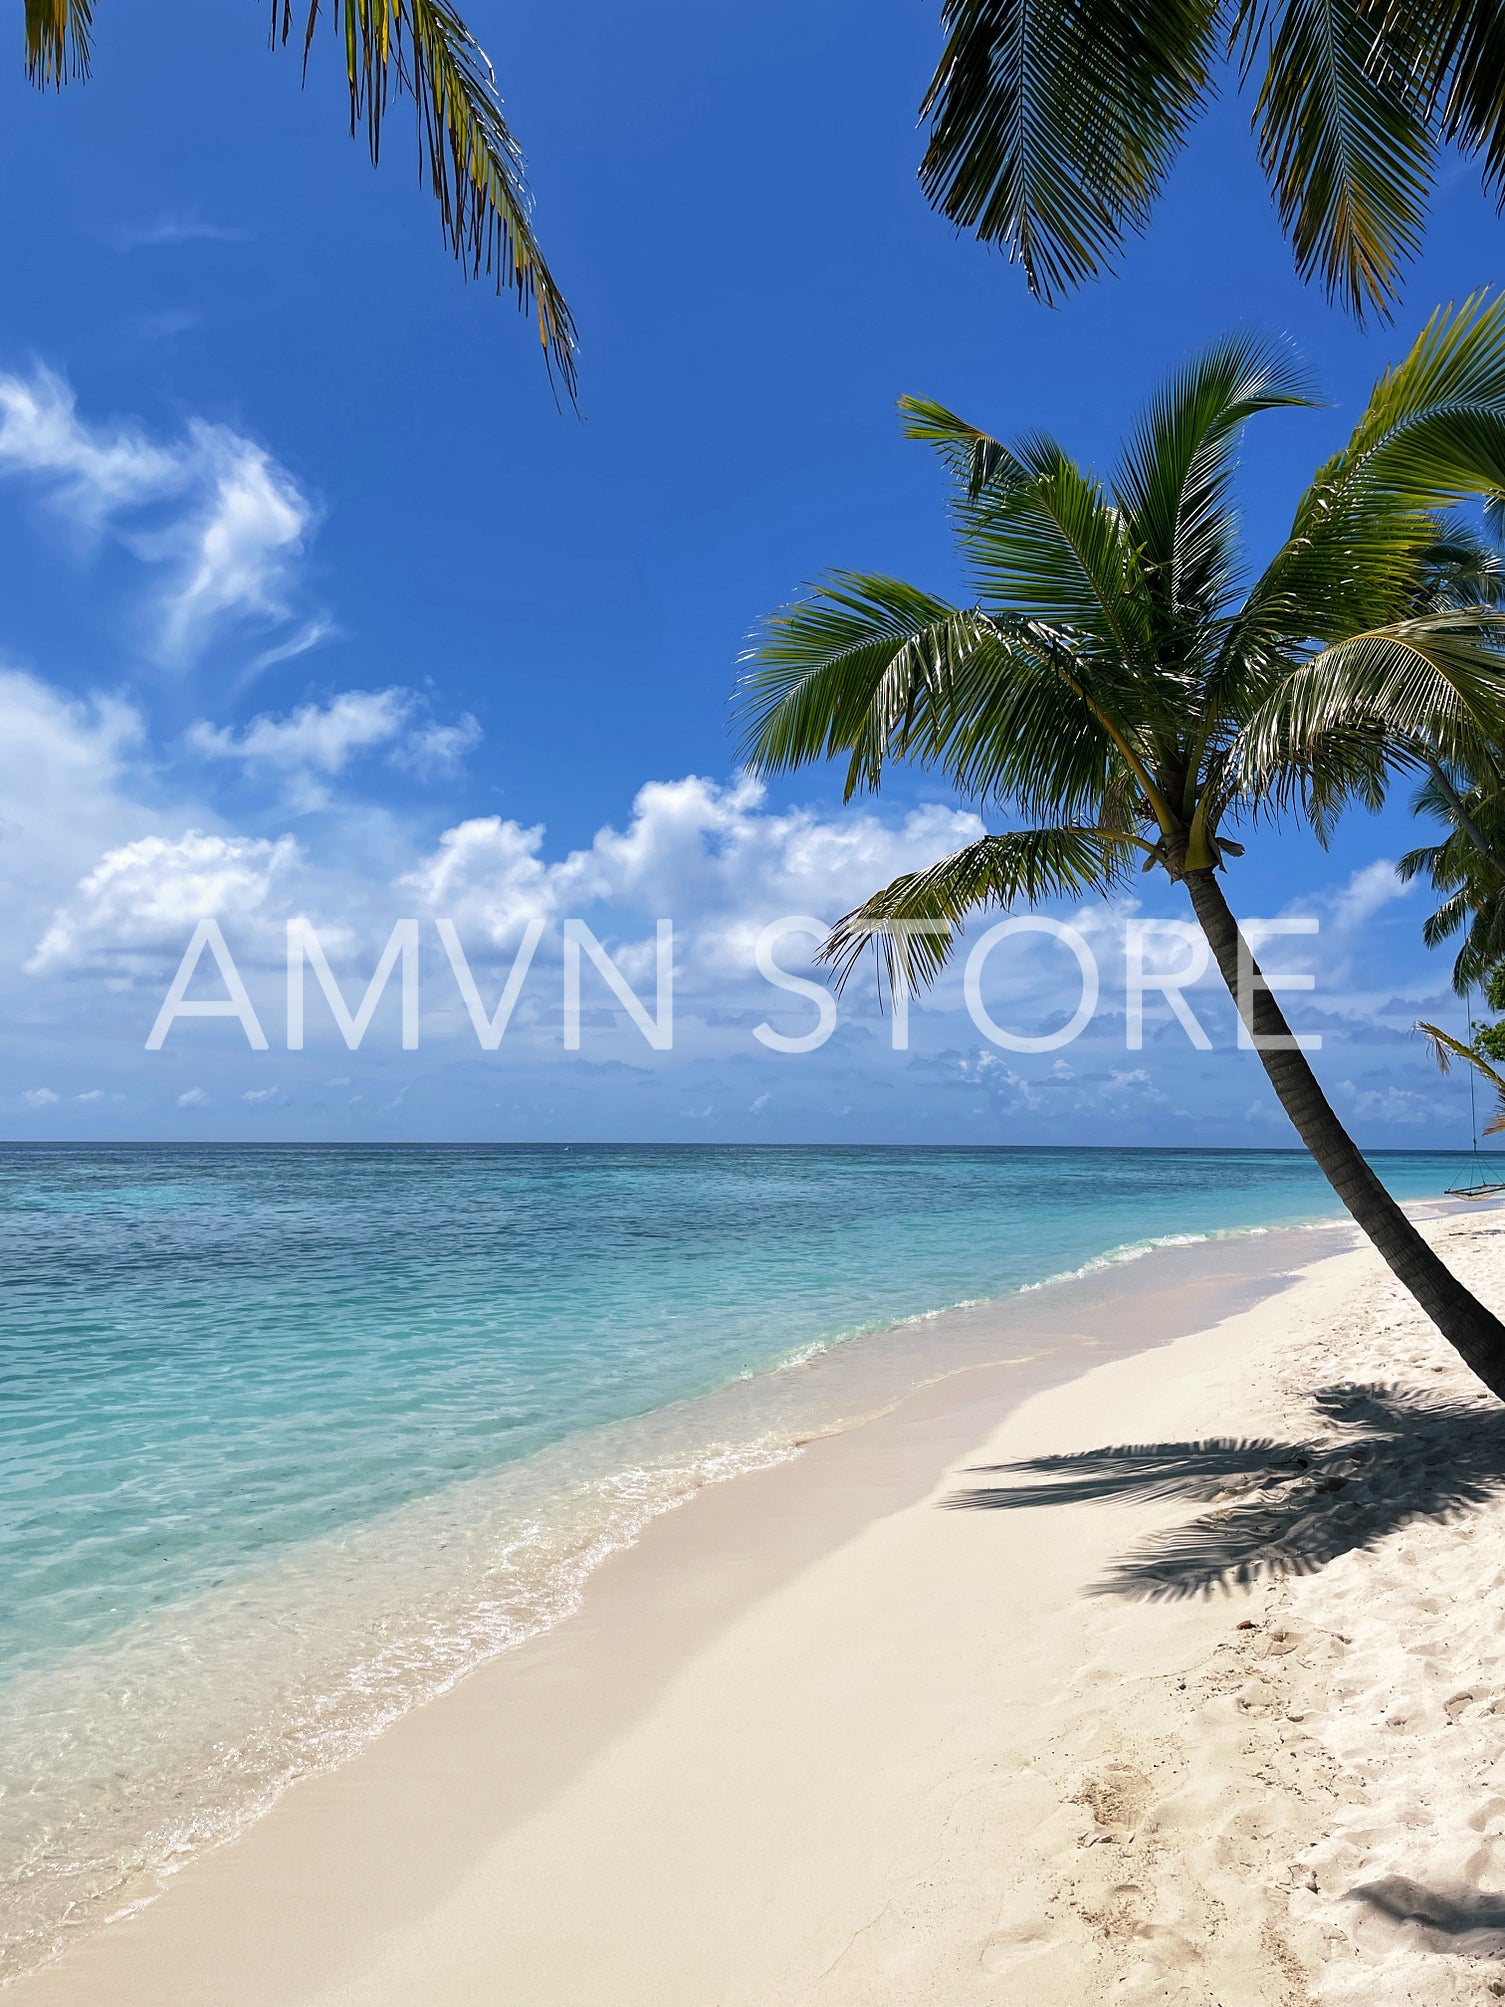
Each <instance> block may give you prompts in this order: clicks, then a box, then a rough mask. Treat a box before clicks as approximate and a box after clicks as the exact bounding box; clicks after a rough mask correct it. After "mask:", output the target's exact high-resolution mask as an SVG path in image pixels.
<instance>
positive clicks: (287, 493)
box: [0, 366, 315, 664]
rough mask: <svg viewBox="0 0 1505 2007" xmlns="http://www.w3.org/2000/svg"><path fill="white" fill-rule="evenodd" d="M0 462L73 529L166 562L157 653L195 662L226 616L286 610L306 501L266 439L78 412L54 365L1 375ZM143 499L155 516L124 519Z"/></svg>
mask: <svg viewBox="0 0 1505 2007" xmlns="http://www.w3.org/2000/svg"><path fill="white" fill-rule="evenodd" d="M0 473H9V474H13V475H19V476H26V477H29V478H31V479H32V480H34V481H35V482H36V483H37V484H38V485H39V486H40V487H41V488H42V490H43V492H44V493H45V494H46V496H47V498H48V500H49V502H50V504H51V505H52V506H53V507H54V508H55V509H56V510H57V511H59V512H60V513H61V514H62V515H64V516H65V517H67V518H68V519H69V520H70V521H72V522H74V523H75V524H77V525H78V526H79V527H80V528H82V529H85V530H88V531H90V532H98V531H100V530H102V529H104V528H106V527H109V528H111V529H113V530H114V532H115V534H116V535H117V536H118V537H119V538H120V540H121V541H122V542H123V543H124V544H125V545H126V546H127V548H128V549H130V550H132V551H133V552H134V553H135V554H136V555H137V556H138V557H141V558H143V559H145V560H146V561H148V562H150V563H155V564H161V565H163V566H165V567H166V568H167V569H168V572H169V575H170V582H169V583H168V585H167V587H166V588H165V590H164V591H163V592H162V593H161V594H160V595H159V596H158V599H157V603H156V607H155V617H154V626H155V647H156V650H157V652H158V654H159V655H161V656H162V657H163V659H164V660H167V661H170V662H175V663H180V664H182V663H187V662H190V661H192V660H193V659H194V658H195V657H196V656H197V655H198V654H200V653H201V652H202V651H203V649H204V648H206V647H207V646H208V645H209V643H210V642H211V641H212V640H214V639H215V638H216V636H217V635H218V634H219V633H220V631H221V630H223V629H224V628H226V627H227V626H230V625H233V624H236V623H241V622H246V621H250V622H253V623H256V624H258V625H260V626H262V627H266V626H272V625H276V624H278V623H280V622H282V621H284V620H287V619H290V618H291V617H292V615H293V612H294V606H293V600H294V588H295V582H296V572H297V560H298V559H299V558H300V557H301V556H302V553H303V548H304V539H305V537H306V535H307V533H308V531H309V530H310V528H311V527H312V525H313V522H314V517H315V510H314V506H313V504H312V502H311V501H310V500H309V499H308V497H307V496H306V495H304V494H303V492H302V490H301V489H300V488H299V486H298V484H297V482H296V481H295V480H294V479H293V477H292V475H291V474H289V473H288V471H287V470H286V468H284V467H282V466H280V465H279V464H278V462H277V461H276V460H275V459H274V458H273V457H272V455H271V454H270V453H268V452H267V451H266V449H265V448H264V447H261V446H258V445H257V444H256V443H255V442H254V441H253V440H250V439H247V438H245V437H243V436H242V435H241V434H240V433H238V432H236V431H234V430H232V429H231V428H230V427H229V426H227V425H210V424H206V423H205V422H204V421H203V420H201V419H195V420H193V421H192V422H191V423H190V425H189V426H188V429H187V433H186V435H185V437H184V438H182V439H179V440H174V441H171V442H168V443H163V442H161V441H158V440H154V439H151V438H149V437H148V436H147V435H146V433H145V432H144V431H143V430H142V429H141V428H140V426H139V425H123V424H114V425H110V424H103V425H95V424H92V423H90V422H89V421H88V420H86V419H83V418H81V417H80V416H79V413H78V405H77V400H76V398H75V397H74V393H73V391H72V389H71V387H70V386H69V384H68V383H67V382H66V380H65V379H64V378H63V377H61V376H59V375H58V374H57V373H56V372H55V371H53V370H50V369H47V368H45V367H42V366H38V367H37V368H36V369H34V370H33V371H32V373H31V375H30V376H20V375H16V374H14V373H10V374H0ZM169 505H171V506H169ZM148 506H151V507H152V508H153V509H154V511H155V515H156V517H157V518H158V520H155V521H152V522H141V521H136V522H135V523H134V525H132V523H130V522H122V521H121V518H137V517H139V516H140V512H141V511H142V510H144V509H146V508H147V507H148ZM164 510H165V511H166V520H165V521H163V520H161V517H162V515H163V512H164ZM305 631H307V629H305ZM304 645H305V646H306V645H308V644H307V643H305V644H304Z"/></svg>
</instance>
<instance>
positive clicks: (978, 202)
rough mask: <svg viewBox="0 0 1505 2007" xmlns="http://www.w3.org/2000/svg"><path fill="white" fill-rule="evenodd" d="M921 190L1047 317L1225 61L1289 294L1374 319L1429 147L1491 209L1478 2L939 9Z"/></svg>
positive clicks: (1495, 35) (1492, 128) (1145, 212)
mask: <svg viewBox="0 0 1505 2007" xmlns="http://www.w3.org/2000/svg"><path fill="white" fill-rule="evenodd" d="M942 23H943V25H944V27H945V30H946V46H945V50H944V52H943V54H942V57H941V62H940V66H939V68H938V69H937V71H936V74H935V77H934V79H933V81H932V82H931V85H930V89H929V92H928V94H927V96H926V99H925V102H924V105H923V106H922V108H921V110H922V116H926V117H928V118H929V119H930V121H931V131H930V144H929V148H928V150H927V152H926V155H925V159H924V164H923V166H922V168H921V180H922V181H923V183H924V185H925V188H926V192H927V193H928V194H929V196H930V198H931V200H932V201H933V202H934V203H935V204H936V205H937V207H938V208H940V209H941V210H942V211H943V212H944V214H945V215H947V216H949V217H950V218H951V220H952V221H953V222H955V223H958V224H960V225H961V226H962V227H963V228H964V229H967V230H973V231H975V232H976V234H977V235H978V236H979V237H982V238H984V239H986V240H988V241H991V242H997V243H1004V244H1006V245H1007V246H1008V247H1009V250H1010V251H1011V253H1012V254H1013V255H1014V256H1015V257H1017V258H1019V259H1020V260H1021V261H1022V263H1023V265H1024V269H1025V273H1026V275H1027V277H1028V280H1029V285H1030V288H1031V290H1032V291H1033V292H1034V293H1036V294H1037V295H1039V296H1040V297H1042V298H1045V299H1050V298H1053V297H1055V296H1057V295H1059V294H1060V293H1062V292H1064V291H1067V290H1069V289H1070V288H1071V287H1073V286H1076V285H1078V284H1080V283H1081V281H1082V280H1083V279H1086V278H1090V277H1092V276H1094V275H1095V274H1096V273H1098V272H1099V271H1100V270H1102V269H1103V268H1104V267H1105V266H1106V265H1107V264H1109V263H1111V262H1112V260H1113V258H1114V256H1115V254H1116V253H1117V252H1118V250H1119V249H1120V248H1121V247H1122V245H1123V243H1124V240H1125V239H1126V238H1127V237H1128V236H1130V235H1132V234H1133V233H1135V232H1138V231H1140V230H1142V229H1143V228H1144V226H1145V224H1146V223H1147V221H1148V220H1149V216H1150V213H1151V211H1152V209H1153V207H1154V203H1155V198H1156V196H1157V195H1158V194H1159V192H1160V189H1161V186H1162V185H1163V183H1164V181H1165V177H1166V174H1167V172H1168V170H1169V168H1170V166H1171V163H1172V162H1173V161H1174V160H1175V158H1176V156H1177V154H1178V153H1179V151H1180V149H1181V146H1182V144H1183V142H1184V140H1185V137H1186V134H1187V131H1188V129H1189V128H1190V126H1191V125H1192V124H1193V123H1194V122H1195V120H1196V119H1197V117H1198V116H1199V115H1200V113H1201V112H1202V111H1203V110H1204V109H1205V108H1206V106H1207V104H1208V102H1209V100H1210V99H1211V98H1212V97H1213V96H1214V94H1215V92H1216V89H1217V79H1218V71H1219V69H1220V68H1221V67H1223V66H1225V65H1231V66H1232V67H1233V68H1234V70H1235V71H1236V73H1237V77H1238V80H1239V81H1240V82H1243V83H1249V82H1251V81H1252V82H1253V83H1254V84H1255V86H1256V88H1257V92H1258V95H1257V99H1256V103H1255V107H1254V127H1255V132H1256V136H1257V143H1258V147H1259V154H1260V159H1261V162H1262V164H1263V166H1264V169H1265V173H1266V175H1267V176H1268V177H1269V180H1270V183H1271V185H1272V188H1273V190H1274V194H1275V199H1276V203H1277V206H1278V208H1279V211H1280V219H1281V222H1282V224H1283V225H1284V227H1285V229H1286V231H1287V232H1288V234H1289V235H1290V238H1291V241H1292V246H1293V248H1294V250H1295V254H1296V264H1297V269H1298V270H1299V271H1300V273H1301V276H1302V277H1303V278H1308V279H1309V278H1312V277H1313V276H1317V277H1320V278H1321V280H1322V281H1323V283H1324V284H1325V286H1326V288H1327V292H1328V296H1329V298H1338V299H1341V300H1342V301H1343V302H1344V303H1345V304H1346V305H1347V306H1348V307H1349V308H1350V309H1351V310H1352V311H1353V312H1354V313H1355V314H1357V315H1359V316H1360V317H1362V316H1363V315H1364V314H1365V313H1366V312H1370V311H1374V310H1378V311H1379V312H1381V313H1384V312H1386V311H1387V310H1388V307H1389V305H1390V303H1391V302H1392V301H1393V300H1394V298H1395V296H1396V292H1397V288H1398V283H1399V275H1400V271H1401V267H1402V266H1403V265H1404V264H1405V262H1406V261H1407V260H1408V259H1409V258H1411V257H1413V256H1414V255H1415V253H1416V252H1417V250H1418V249H1419V247H1420V243H1421V238H1422V231H1423V226H1424V222H1425V216H1426V208H1427V201H1428V197H1429V194H1430V191H1431V184H1432V179H1433V174H1434V172H1435V163H1436V156H1437V152H1438V149H1439V147H1442V146H1454V147H1457V148H1458V149H1459V150H1461V151H1462V152H1463V153H1465V154H1475V155H1479V156H1481V158H1482V162H1483V176H1484V182H1485V185H1486V187H1487V188H1489V189H1490V190H1491V192H1493V193H1494V194H1495V195H1497V196H1505V13H1502V12H1501V9H1500V7H1499V6H1498V4H1496V0H1407V4H1405V5H1400V4H1398V0H944V5H943V7H942Z"/></svg>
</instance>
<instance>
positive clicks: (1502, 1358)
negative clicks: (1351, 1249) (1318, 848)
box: [1185, 871, 1505, 1400]
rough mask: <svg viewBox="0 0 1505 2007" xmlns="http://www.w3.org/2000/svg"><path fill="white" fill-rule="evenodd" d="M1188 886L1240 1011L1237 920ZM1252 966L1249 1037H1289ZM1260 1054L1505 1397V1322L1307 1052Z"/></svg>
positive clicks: (1341, 1178)
mask: <svg viewBox="0 0 1505 2007" xmlns="http://www.w3.org/2000/svg"><path fill="white" fill-rule="evenodd" d="M1185 882H1186V889H1187V891H1188V892H1189V893H1190V894H1191V903H1192V910H1193V911H1194V912H1195V913H1196V916H1197V919H1198V921H1199V922H1200V924H1201V928H1202V932H1203V933H1204V934H1205V935H1206V936H1207V941H1208V945H1209V946H1210V947H1211V949H1212V952H1213V958H1214V959H1215V961H1216V962H1217V965H1218V968H1219V970H1220V971H1221V972H1222V977H1223V980H1224V982H1225V983H1226V984H1227V985H1228V991H1229V994H1230V995H1231V996H1232V998H1233V1000H1234V1002H1235V1004H1238V1003H1239V931H1238V922H1237V921H1236V920H1235V919H1234V917H1233V914H1232V913H1231V912H1230V911H1229V908H1228V901H1227V900H1226V899H1225V898H1224V897H1223V889H1222V887H1221V886H1220V885H1219V884H1218V882H1217V879H1216V877H1215V876H1214V874H1213V873H1212V872H1211V871H1188V872H1187V874H1186V881H1185ZM1249 967H1250V968H1251V969H1252V970H1253V974H1254V981H1255V985H1256V986H1255V988H1254V991H1253V995H1252V996H1251V997H1250V998H1249V1000H1248V1008H1247V1009H1245V1008H1244V1007H1243V1006H1240V1009H1241V1014H1242V1015H1243V1016H1244V1019H1245V1022H1246V1024H1247V1025H1248V1028H1249V1030H1250V1031H1251V1032H1252V1033H1253V1034H1254V1035H1255V1036H1256V1037H1257V1038H1259V1039H1261V1040H1268V1039H1271V1038H1286V1039H1289V1038H1290V1036H1291V1032H1290V1027H1289V1025H1288V1024H1287V1023H1286V1021H1285V1016H1284V1013H1283V1012H1282V1011H1281V1008H1280V1005H1279V1004H1278V1003H1277V1002H1276V1001H1275V999H1274V997H1273V996H1271V994H1270V992H1269V991H1268V990H1267V989H1261V988H1259V987H1258V982H1259V970H1258V964H1257V963H1255V962H1254V961H1253V958H1252V957H1251V958H1250V962H1249ZM1259 1056H1260V1058H1261V1060H1262V1061H1263V1062H1264V1068H1265V1072H1266V1073H1267V1074H1268V1075H1269V1076H1270V1085H1271V1086H1272V1087H1273V1088H1274V1089H1275V1092H1276V1095H1277V1096H1278V1097H1279V1100H1280V1105H1281V1107H1282V1108H1283V1109H1284V1110H1285V1112H1286V1114H1287V1115H1289V1116H1290V1118H1291V1121H1292V1123H1293V1125H1294V1127H1295V1129H1296V1133H1297V1135H1299V1136H1300V1138H1301V1140H1302V1142H1303V1143H1305V1145H1306V1147H1307V1148H1308V1149H1309V1150H1310V1151H1311V1153H1312V1155H1313V1157H1314V1158H1315V1159H1316V1160H1317V1164H1318V1167H1319V1168H1320V1170H1321V1171H1322V1174H1323V1176H1324V1177H1325V1178H1326V1179H1327V1181H1328V1183H1329V1184H1330V1185H1331V1186H1332V1188H1333V1190H1334V1191H1335V1192H1336V1193H1337V1194H1338V1197H1339V1198H1340V1199H1341V1200H1342V1201H1343V1203H1344V1205H1345V1206H1346V1207H1347V1208H1348V1210H1349V1212H1350V1213H1351V1214H1352V1215H1353V1217H1354V1220H1355V1221H1356V1222H1357V1224H1358V1225H1359V1226H1360V1227H1361V1228H1362V1229H1363V1231H1364V1232H1365V1233H1366V1234H1367V1235H1368V1236H1369V1238H1370V1240H1371V1241H1373V1243H1374V1245H1375V1247H1376V1249H1377V1250H1378V1251H1379V1253H1380V1255H1381V1256H1382V1257H1383V1259H1384V1260H1385V1261H1386V1262H1387V1263H1388V1264H1389V1266H1390V1269H1391V1270H1392V1272H1393V1273H1394V1274H1395V1276H1396V1277H1397V1279H1398V1280H1399V1281H1401V1282H1402V1283H1404V1284H1405V1286H1406V1288H1407V1289H1409V1290H1410V1292H1411V1294H1412V1295H1413V1296H1414V1297H1415V1298H1416V1301H1417V1302H1418V1303H1419V1304H1420V1305H1421V1307H1422V1309H1423V1310H1424V1311H1425V1312H1426V1313H1427V1315H1428V1317H1430V1318H1431V1320H1432V1322H1433V1323H1434V1324H1435V1325H1436V1326H1437V1328H1438V1330H1439V1331H1440V1332H1441V1333H1442V1335H1443V1337H1444V1338H1446V1339H1447V1341H1448V1343H1449V1344H1450V1345H1452V1346H1454V1347H1455V1348H1456V1349H1457V1351H1458V1352H1460V1353H1461V1354H1462V1356H1463V1358H1464V1360H1465V1361H1466V1362H1467V1364H1468V1365H1469V1366H1471V1367H1472V1369H1473V1370H1474V1372H1475V1373H1477V1374H1478V1376H1479V1378H1480V1379H1481V1380H1482V1381H1483V1382H1484V1384H1485V1386H1486V1387H1488V1388H1489V1390H1490V1392H1491V1393H1493V1394H1498V1395H1499V1396H1500V1398H1501V1399H1502V1400H1505V1324H1501V1322H1500V1320H1499V1318H1498V1317H1496V1316H1495V1314H1494V1312H1493V1311H1491V1310H1487V1309H1486V1308H1485V1307H1484V1305H1483V1304H1482V1303H1481V1302H1480V1301H1479V1300H1478V1298H1477V1297H1475V1296H1471V1295H1470V1294H1469V1292H1468V1290H1466V1289H1465V1288H1464V1287H1463V1284H1462V1283H1461V1282H1460V1281H1459V1280H1458V1278H1457V1277H1456V1276H1455V1275H1453V1274H1452V1273H1450V1271H1449V1270H1448V1269H1447V1268H1445V1267H1444V1266H1443V1264H1442V1263H1441V1262H1440V1261H1439V1260H1438V1258H1437V1256H1436V1255H1435V1254H1434V1253H1433V1252H1432V1250H1431V1248H1430V1247H1428V1246H1427V1243H1426V1242H1425V1241H1424V1240H1423V1239H1422V1237H1421V1235H1420V1234H1419V1233H1418V1232H1417V1231H1416V1228H1415V1227H1414V1226H1413V1225H1412V1224H1411V1222H1410V1220H1408V1219H1407V1218H1406V1215H1405V1214H1404V1213H1403V1212H1402V1211H1401V1209H1400V1207H1399V1206H1398V1205H1397V1204H1396V1202H1395V1200H1394V1199H1393V1198H1391V1196H1390V1194H1389V1193H1388V1192H1387V1191H1386V1190H1385V1187H1384V1186H1383V1185H1382V1184H1381V1183H1380V1181H1379V1179H1378V1178H1377V1177H1376V1176H1375V1174H1374V1172H1373V1171H1372V1170H1371V1169H1370V1168H1369V1165H1368V1164H1367V1163H1366V1162H1365V1161H1364V1159H1363V1157H1362V1156H1361V1155H1360V1154H1359V1151H1358V1149H1357V1147H1356V1145H1355V1144H1354V1142H1353V1140H1352V1139H1351V1137H1350V1136H1349V1134H1348V1132H1347V1130H1346V1129H1345V1128H1344V1127H1343V1124H1342V1123H1341V1122H1340V1121H1339V1120H1338V1118H1337V1116H1336V1115H1335V1114H1334V1113H1333V1111H1332V1108H1331V1107H1330V1106H1329V1104H1328V1100H1327V1096H1326V1095H1325V1094H1324V1093H1323V1092H1322V1089H1321V1088H1320V1087H1319V1086H1318V1084H1317V1076H1316V1075H1315V1074H1314V1073H1313V1072H1312V1069H1311V1067H1310V1066H1309V1065H1308V1064H1307V1060H1306V1054H1305V1053H1303V1052H1298V1051H1296V1050H1295V1049H1294V1047H1288V1048H1287V1049H1285V1050H1280V1051H1268V1050H1265V1049H1263V1048H1262V1049H1261V1050H1260V1055H1259Z"/></svg>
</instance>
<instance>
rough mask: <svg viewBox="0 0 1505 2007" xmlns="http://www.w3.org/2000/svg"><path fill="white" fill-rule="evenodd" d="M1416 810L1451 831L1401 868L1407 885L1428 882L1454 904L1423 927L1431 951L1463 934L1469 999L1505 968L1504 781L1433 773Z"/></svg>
mask: <svg viewBox="0 0 1505 2007" xmlns="http://www.w3.org/2000/svg"><path fill="white" fill-rule="evenodd" d="M1412 807H1413V808H1414V809H1415V811H1416V813H1417V814H1418V815H1429V816H1432V817H1434V818H1435V819H1436V820H1437V821H1439V822H1442V823H1445V824H1447V826H1448V833H1447V835H1446V836H1445V837H1443V839H1442V841H1441V842H1440V843H1425V844H1421V845H1419V846H1418V848H1417V849H1415V850H1408V851H1407V852H1406V854H1405V856H1404V857H1402V858H1401V859H1400V861H1399V863H1398V864H1397V865H1396V867H1395V868H1396V870H1397V872H1398V873H1399V875H1400V876H1401V877H1402V878H1404V879H1412V878H1425V879H1426V880H1427V882H1428V883H1429V884H1430V885H1431V887H1432V889H1433V891H1434V892H1443V893H1446V894H1447V896H1446V898H1444V900H1443V902H1442V904H1441V905H1440V906H1439V907H1438V908H1437V910H1436V912H1435V913H1430V914H1428V916H1427V918H1426V919H1425V920H1424V921H1423V922H1422V929H1421V937H1422V939H1423V940H1424V941H1425V942H1426V944H1427V946H1428V947H1429V948H1438V947H1441V946H1442V944H1443V942H1444V941H1448V940H1451V939H1452V938H1453V936H1454V935H1456V934H1459V933H1462V935H1463V942H1462V945H1461V947H1460V948H1459V950H1458V955H1457V959H1456V960H1455V961H1454V963H1453V988H1454V989H1455V990H1456V991H1457V992H1458V994H1459V996H1466V995H1467V994H1468V992H1469V991H1470V990H1471V989H1473V988H1474V987H1475V986H1476V985H1477V984H1480V983H1483V982H1485V981H1486V980H1487V979H1488V977H1489V975H1490V974H1491V972H1492V971H1493V970H1494V969H1496V968H1498V967H1500V966H1501V964H1502V963H1505V784H1502V782H1501V780H1500V779H1499V778H1498V776H1497V773H1490V774H1482V775H1478V776H1474V775H1466V774H1461V773H1457V772H1451V773H1450V772H1448V771H1447V770H1446V769H1445V768H1442V769H1440V770H1439V771H1438V772H1437V773H1429V774H1428V776H1427V778H1426V780H1425V781H1423V782H1422V784H1421V786H1420V787H1419V788H1418V789H1417V792H1416V795H1415V797H1414V799H1413V801H1412Z"/></svg>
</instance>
